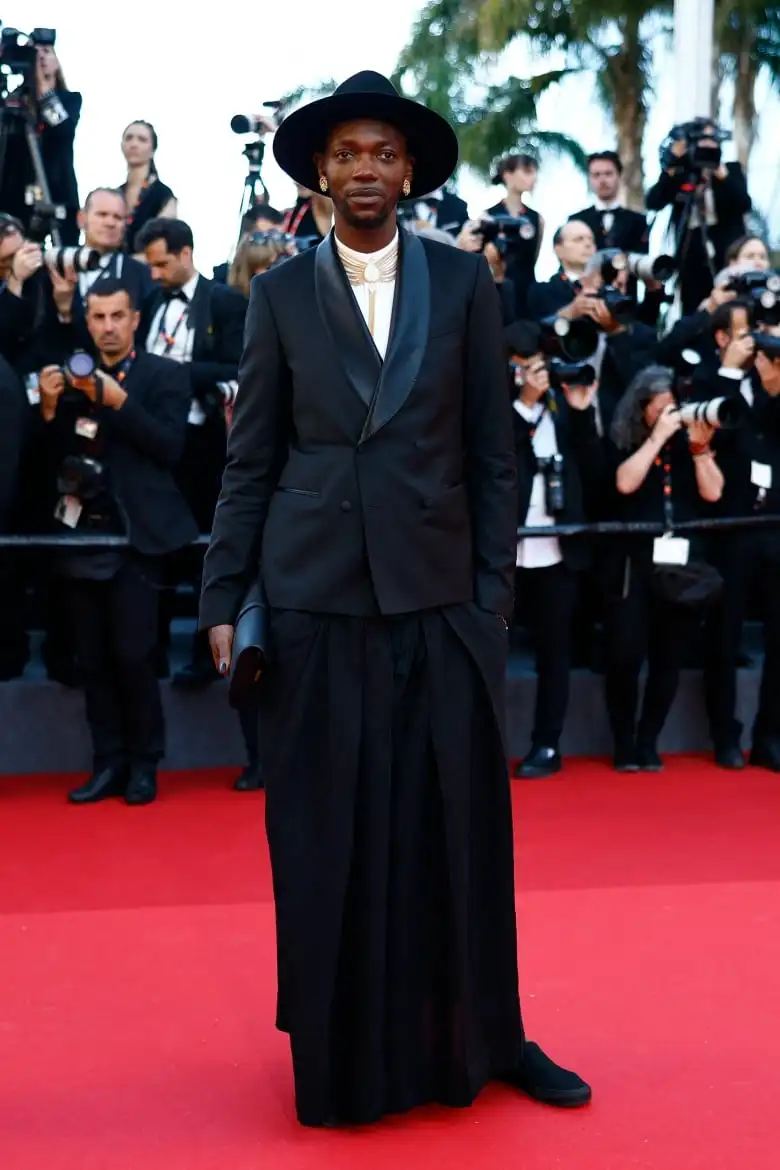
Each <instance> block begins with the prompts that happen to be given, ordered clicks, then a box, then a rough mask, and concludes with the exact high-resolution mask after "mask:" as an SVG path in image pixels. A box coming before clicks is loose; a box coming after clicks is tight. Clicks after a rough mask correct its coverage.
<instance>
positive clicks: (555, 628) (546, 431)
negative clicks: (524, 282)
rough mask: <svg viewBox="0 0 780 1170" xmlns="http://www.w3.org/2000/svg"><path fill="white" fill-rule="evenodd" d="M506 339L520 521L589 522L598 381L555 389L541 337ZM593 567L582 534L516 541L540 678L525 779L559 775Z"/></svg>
mask: <svg viewBox="0 0 780 1170" xmlns="http://www.w3.org/2000/svg"><path fill="white" fill-rule="evenodd" d="M504 334H505V338H506V346H507V354H508V356H509V361H510V366H511V368H512V376H513V381H514V385H515V389H514V400H513V404H512V405H513V418H512V421H513V424H514V429H515V444H516V449H517V483H518V511H517V522H518V525H519V526H520V527H524V528H540V529H544V528H547V527H550V526H551V525H553V524H583V523H584V522H585V520H586V519H587V515H586V498H587V492H588V489H589V488H590V487H591V486H592V485H593V486H594V487H596V490H598V488H600V486H601V484H600V483H599V482H598V481H599V478H600V477H603V475H604V446H603V443H602V441H601V439H600V437H599V433H598V429H597V427H596V412H595V410H594V409H593V401H594V398H595V396H596V391H597V389H598V387H597V384H596V383H595V382H593V383H592V384H591V385H589V386H567V385H564V386H562V387H560V389H558V388H554V387H553V386H552V385H551V381H550V373H549V369H548V365H547V361H546V359H545V358H544V356H543V354H542V352H541V351H542V341H541V331H540V329H539V326H538V325H536V324H534V323H533V322H531V321H516V322H514V323H513V324H512V325H510V326H508V328H507V329H505V331H504ZM553 474H555V475H557V476H558V482H559V483H560V485H561V490H560V498H557V499H556V497H555V494H554V493H553V492H552V491H551V490H550V482H551V476H552V475H553ZM589 565H590V545H589V543H588V541H587V539H583V538H582V537H581V536H572V537H565V538H561V539H558V538H557V537H555V536H539V537H531V538H527V539H524V540H520V541H518V545H517V574H516V577H515V620H516V622H517V623H518V624H520V623H526V624H529V625H530V628H531V632H532V634H533V638H534V643H535V651H536V674H537V688H536V711H535V715H534V725H533V732H532V736H531V750H530V751H529V753H528V755H527V756H526V757H525V759H524V760H522V761H521V762H520V763H519V764H518V765H517V768H516V770H515V775H516V776H519V777H522V778H524V779H537V778H539V777H542V776H550V775H552V774H553V773H554V772H559V771H560V769H561V764H562V762H561V755H560V751H559V742H560V737H561V734H562V732H563V723H564V719H565V717H566V709H567V707H568V701H569V674H570V670H571V659H572V649H573V637H574V614H575V608H576V605H577V599H578V595H579V586H580V580H581V577H582V571H583V569H586V568H588V567H589ZM529 619H530V620H529Z"/></svg>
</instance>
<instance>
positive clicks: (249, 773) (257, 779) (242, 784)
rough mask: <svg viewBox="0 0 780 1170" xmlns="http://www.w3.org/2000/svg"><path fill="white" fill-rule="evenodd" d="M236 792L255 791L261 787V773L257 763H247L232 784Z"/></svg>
mask: <svg viewBox="0 0 780 1170" xmlns="http://www.w3.org/2000/svg"><path fill="white" fill-rule="evenodd" d="M233 787H234V788H235V790H236V792H257V790H258V789H259V788H263V787H264V785H263V773H262V772H261V770H260V765H259V764H247V766H246V767H245V768H244V770H243V772H242V773H241V775H240V776H239V777H238V779H237V780H236V782H235V784H234V785H233Z"/></svg>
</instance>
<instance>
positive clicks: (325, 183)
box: [320, 175, 328, 195]
mask: <svg viewBox="0 0 780 1170" xmlns="http://www.w3.org/2000/svg"><path fill="white" fill-rule="evenodd" d="M327 190H328V180H327V179H326V178H325V176H324V175H323V176H322V177H321V179H320V191H322V194H323V195H324V194H325V193H326V191H327Z"/></svg>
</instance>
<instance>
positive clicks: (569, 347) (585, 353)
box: [540, 316, 601, 362]
mask: <svg viewBox="0 0 780 1170" xmlns="http://www.w3.org/2000/svg"><path fill="white" fill-rule="evenodd" d="M540 329H541V346H542V353H543V354H544V355H545V356H546V357H549V358H562V359H563V360H564V361H566V362H584V361H587V360H588V359H589V358H592V357H593V355H594V354H595V352H596V350H597V349H598V347H599V338H600V336H601V330H600V329H599V327H598V325H597V324H596V322H595V321H593V320H592V319H591V318H590V317H575V318H574V320H573V321H569V320H567V318H566V317H557V316H554V317H545V318H544V320H543V321H541V322H540Z"/></svg>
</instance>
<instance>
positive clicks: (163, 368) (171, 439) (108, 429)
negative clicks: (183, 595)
mask: <svg viewBox="0 0 780 1170" xmlns="http://www.w3.org/2000/svg"><path fill="white" fill-rule="evenodd" d="M138 323H139V314H138V312H137V310H136V307H135V305H134V304H133V302H132V300H131V297H130V294H129V292H128V291H127V289H126V288H124V287H123V286H122V285H121V284H119V283H118V282H116V281H111V280H103V281H99V282H98V283H97V284H95V285H94V286H93V288H92V289H91V290H90V291H89V293H88V295H87V327H88V329H89V332H90V335H91V337H92V340H93V343H94V345H95V349H96V351H97V353H98V355H99V363H98V365H97V366H95V363H94V361H93V359H92V358H91V357H90V355H88V354H86V353H84V352H77V353H76V354H74V355H73V357H72V358H71V359H69V361H68V362H67V363H65V368H64V369H63V368H60V367H59V366H47V367H46V368H45V369H44V370H42V371H41V374H40V378H39V388H40V395H41V400H40V406H41V417H42V419H43V423H44V437H43V438H44V442H45V443H46V444H47V446H48V452H49V459H50V465H51V466H53V467H56V468H58V471H57V476H56V503H55V505H54V508H53V514H54V517H55V521H56V526H57V529H58V531H60V532H63V533H65V532H71V533H72V534H73V535H74V537H78V536H81V537H89V536H91V535H101V536H102V535H116V536H121V535H125V536H127V538H128V541H129V548H121V547H120V548H103V549H98V550H93V551H90V550H88V549H79V548H78V547H77V541H76V542H75V546H74V547H73V549H72V550H68V552H66V553H64V554H63V555H62V557H61V560H60V563H59V571H60V573H61V575H62V577H63V582H64V592H65V595H66V601H67V606H68V610H69V613H70V616H71V620H72V623H73V630H74V636H75V640H76V646H77V653H78V657H79V662H80V665H81V669H82V671H83V678H84V692H85V700H86V714H87V720H88V722H89V727H90V732H91V735H92V745H93V754H94V762H93V774H92V776H91V778H90V780H89V781H88V782H87V783H86V784H85V785H83V786H82V787H80V788H77V789H75V790H74V791H73V792H71V794H70V800H71V801H72V802H73V803H76V804H84V803H88V802H91V801H96V800H102V799H104V798H105V797H107V796H114V795H119V794H122V793H123V794H124V797H125V800H126V801H127V803H128V804H148V803H149V802H150V801H152V800H154V798H155V796H156V794H157V764H158V761H159V760H160V759H161V758H162V756H163V754H164V750H165V741H164V736H165V729H164V722H163V711H162V705H161V701H160V690H159V684H158V681H157V674H156V670H155V650H156V645H157V633H158V593H159V588H160V585H161V578H162V572H161V564H162V558H163V557H164V556H165V555H166V554H168V553H170V552H173V551H175V550H177V549H180V548H182V547H183V546H184V545H186V544H188V543H189V542H190V541H192V540H194V539H195V538H196V537H197V527H196V525H195V522H194V520H193V518H192V516H191V515H190V512H189V510H188V508H187V506H186V504H185V502H184V499H183V498H182V496H181V495H180V493H179V491H178V489H177V487H176V485H175V482H174V478H173V468H174V467H175V466H176V464H177V463H178V460H179V458H180V456H181V452H182V448H183V445H184V437H185V433H186V427H187V414H188V412H189V409H190V386H189V380H188V378H187V376H186V373H185V371H184V370H183V369H182V368H181V367H180V366H178V365H177V364H176V363H175V362H171V361H167V360H165V359H163V358H158V357H154V356H152V355H151V354H147V353H144V352H143V351H142V350H139V351H138V352H136V349H135V333H136V330H137V328H138Z"/></svg>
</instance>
